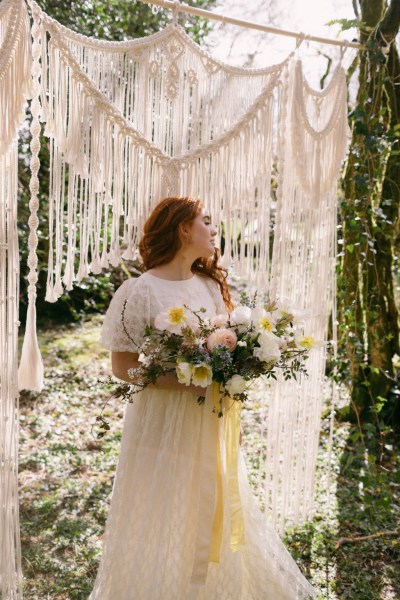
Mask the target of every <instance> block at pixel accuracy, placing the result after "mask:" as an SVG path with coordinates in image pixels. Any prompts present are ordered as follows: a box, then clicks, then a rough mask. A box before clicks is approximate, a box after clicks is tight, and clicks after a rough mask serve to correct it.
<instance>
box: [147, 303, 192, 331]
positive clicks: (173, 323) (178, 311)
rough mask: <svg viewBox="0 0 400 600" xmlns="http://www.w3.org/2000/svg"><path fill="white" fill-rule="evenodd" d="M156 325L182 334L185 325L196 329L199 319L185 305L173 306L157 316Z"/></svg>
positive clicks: (158, 327)
mask: <svg viewBox="0 0 400 600" xmlns="http://www.w3.org/2000/svg"><path fill="white" fill-rule="evenodd" d="M154 326H155V327H157V329H161V330H164V329H166V330H167V331H170V332H171V333H177V334H181V333H182V328H183V327H190V328H191V329H193V330H196V329H197V327H198V320H197V318H196V317H195V315H193V314H192V313H190V312H189V311H188V310H187V309H186V308H185V307H184V306H171V307H170V308H169V309H168V310H166V311H164V312H162V313H160V314H159V315H157V316H156V318H155V319H154Z"/></svg>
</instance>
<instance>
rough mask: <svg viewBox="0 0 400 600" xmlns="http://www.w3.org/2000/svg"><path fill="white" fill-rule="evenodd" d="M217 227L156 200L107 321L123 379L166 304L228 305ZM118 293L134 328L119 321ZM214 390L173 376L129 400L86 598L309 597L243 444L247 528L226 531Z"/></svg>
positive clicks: (218, 309)
mask: <svg viewBox="0 0 400 600" xmlns="http://www.w3.org/2000/svg"><path fill="white" fill-rule="evenodd" d="M215 235H216V229H215V228H214V226H213V225H212V224H211V220H210V216H209V214H208V213H207V211H206V210H205V208H204V207H203V205H202V203H201V202H200V201H199V200H194V199H192V198H187V197H183V198H165V199H164V200H162V201H161V202H160V203H159V204H158V205H157V206H156V208H155V209H154V211H153V212H152V214H151V215H150V217H149V218H148V220H147V222H146V224H145V226H144V235H143V237H142V240H141V242H140V245H139V249H140V253H141V256H142V261H143V271H144V272H143V274H142V275H141V276H140V277H139V278H137V279H130V280H128V281H125V282H124V283H123V284H122V285H121V287H120V288H119V289H118V291H117V292H116V294H115V296H114V298H113V300H112V302H111V304H110V307H109V309H108V311H107V314H106V318H105V322H104V325H103V329H102V343H103V345H104V346H105V347H106V348H108V349H110V350H111V352H112V355H111V356H112V369H113V373H114V375H116V376H117V377H118V378H119V379H122V380H125V381H130V379H129V377H128V376H127V371H128V369H130V368H132V367H137V366H138V365H139V362H138V348H139V347H140V345H141V343H142V342H143V339H144V329H145V327H146V325H147V324H153V323H154V318H155V317H156V315H157V314H159V313H160V312H162V311H163V310H166V309H168V308H170V307H171V306H177V305H183V304H186V305H188V306H190V307H191V308H192V309H195V310H198V309H200V308H202V307H204V308H205V309H206V311H207V314H208V316H210V317H213V316H216V315H217V314H226V312H227V311H229V310H231V309H232V308H233V305H232V302H231V298H230V294H229V289H228V286H227V283H226V272H225V270H224V269H222V268H221V267H220V266H218V263H217V260H218V253H217V250H216V248H215ZM125 300H126V305H125V312H124V324H125V328H126V329H127V331H128V332H129V337H128V336H127V335H126V333H125V332H124V328H123V325H122V311H123V306H124V302H125ZM133 341H134V343H133ZM211 387H212V386H209V388H207V393H206V401H205V403H204V404H203V405H201V406H199V404H198V402H197V401H196V400H197V397H198V396H199V395H204V388H201V387H196V386H193V385H191V386H185V385H183V384H181V383H179V382H178V380H177V378H176V377H175V375H174V374H168V375H165V376H163V377H160V378H159V379H158V381H157V385H156V386H149V387H148V388H146V389H145V390H144V391H143V392H141V393H140V394H138V395H137V396H136V397H135V399H134V401H133V403H132V404H128V405H127V408H126V413H125V421H124V430H123V435H122V443H121V455H120V458H119V463H118V468H117V473H116V478H115V482H114V488H113V494H112V501H111V506H110V511H109V517H108V521H107V527H106V532H105V539H104V550H103V555H102V559H101V564H100V568H99V572H98V575H97V579H96V582H95V586H94V590H93V592H92V594H91V596H90V599H91V600H194V599H196V600H224V599H226V600H295V599H300V598H301V599H305V598H310V597H314V596H315V591H314V590H313V588H312V586H311V585H310V584H309V583H308V582H307V581H306V579H305V578H304V577H303V575H302V574H301V572H300V570H299V569H298V567H297V565H296V563H295V562H294V561H293V559H292V558H291V556H290V555H289V553H288V552H287V551H286V549H285V547H284V546H283V544H282V542H281V540H280V539H279V536H278V535H277V534H276V532H275V531H274V529H273V528H272V526H271V525H270V524H268V522H267V521H266V519H265V518H264V516H263V515H262V513H261V512H260V510H259V509H258V507H257V504H256V502H255V500H254V498H253V496H252V493H251V490H250V487H249V484H248V481H247V475H246V470H245V466H244V461H243V458H242V457H241V456H240V453H239V457H240V459H239V465H238V467H236V468H237V469H238V473H237V477H238V480H239V491H240V497H238V498H236V500H237V502H236V508H237V507H238V506H239V512H240V516H241V519H242V523H243V527H244V533H243V532H242V535H241V537H240V538H238V539H236V541H235V540H233V527H232V528H231V522H233V519H234V517H232V518H231V516H230V515H233V513H232V506H233V507H234V506H235V499H233V498H232V494H231V495H230V492H229V490H230V488H229V486H228V482H227V477H226V464H225V462H224V461H225V458H224V457H225V456H226V451H227V449H226V446H225V439H224V425H223V421H224V419H225V417H224V418H222V419H218V417H217V416H216V414H215V413H214V412H213V411H212V407H213V401H212V398H211V392H210V389H211ZM215 440H216V443H215V445H213V441H215ZM217 456H218V460H217ZM221 457H222V458H221ZM218 461H219V462H218ZM228 488H229V489H228Z"/></svg>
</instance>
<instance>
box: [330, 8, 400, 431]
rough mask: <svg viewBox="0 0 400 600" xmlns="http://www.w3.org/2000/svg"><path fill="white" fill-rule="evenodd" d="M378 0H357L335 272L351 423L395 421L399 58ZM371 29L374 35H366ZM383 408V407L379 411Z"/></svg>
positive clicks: (388, 16) (394, 20) (394, 28)
mask: <svg viewBox="0 0 400 600" xmlns="http://www.w3.org/2000/svg"><path fill="white" fill-rule="evenodd" d="M384 8H385V3H384V1H383V0H379V1H377V0H362V2H361V21H362V22H364V23H365V24H366V25H367V27H369V28H370V29H363V30H361V31H360V39H361V41H362V42H363V43H364V44H366V45H367V47H368V50H367V51H365V52H363V53H361V54H360V59H359V66H360V70H359V90H358V95H357V105H356V108H355V110H354V111H353V113H352V115H351V120H352V125H353V137H352V142H351V147H350V154H349V159H348V162H347V167H346V172H345V178H344V192H345V200H344V201H343V203H342V206H341V214H342V222H343V260H342V265H341V269H340V274H339V279H338V281H339V306H340V311H339V314H340V321H341V323H340V326H339V331H340V345H341V355H342V356H343V357H346V359H347V361H348V373H349V376H350V378H351V383H352V395H351V399H352V403H351V406H350V407H348V409H347V411H345V416H346V417H349V418H350V420H356V418H361V419H362V420H369V419H372V418H376V414H377V413H378V412H381V416H383V417H384V419H386V421H387V422H389V421H391V423H392V424H394V421H393V415H394V414H395V413H396V411H397V410H398V401H396V400H395V398H396V395H395V394H391V390H392V389H393V387H394V385H395V378H394V368H393V355H394V354H395V353H396V352H398V350H399V327H398V311H397V308H396V304H395V300H394V286H393V246H394V241H395V231H396V227H397V222H398V214H399V199H400V192H399V189H400V164H399V162H400V161H399V156H398V148H397V144H394V141H395V140H396V138H395V125H397V123H398V122H399V121H398V116H399V110H400V92H399V91H398V87H399V86H398V85H397V86H395V83H397V84H398V83H399V80H400V62H399V56H398V53H397V50H396V48H395V45H394V44H392V46H391V48H390V52H389V56H388V59H387V58H386V55H385V53H384V52H382V42H384V43H385V45H386V42H391V41H392V40H393V39H394V37H395V35H396V34H397V32H398V29H399V25H400V3H399V2H398V0H396V1H395V2H392V3H391V5H390V6H389V8H388V10H387V11H386V13H385V14H384ZM371 28H372V29H373V32H372V34H371V33H370V31H371ZM382 409H383V410H382Z"/></svg>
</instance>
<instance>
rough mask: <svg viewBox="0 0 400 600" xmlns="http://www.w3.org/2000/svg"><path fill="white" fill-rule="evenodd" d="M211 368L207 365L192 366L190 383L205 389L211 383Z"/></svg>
mask: <svg viewBox="0 0 400 600" xmlns="http://www.w3.org/2000/svg"><path fill="white" fill-rule="evenodd" d="M212 375H213V372H212V368H211V367H210V365H208V364H207V363H200V364H199V365H193V373H192V383H193V385H199V386H200V387H207V386H208V385H210V383H212Z"/></svg>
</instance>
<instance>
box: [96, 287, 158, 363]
mask: <svg viewBox="0 0 400 600" xmlns="http://www.w3.org/2000/svg"><path fill="white" fill-rule="evenodd" d="M125 300H126V305H125V313H124V322H125V328H126V329H127V331H128V332H129V336H130V337H131V338H132V340H134V342H135V343H133V342H132V341H131V340H130V339H129V337H128V336H127V334H126V333H125V331H124V328H123V324H122V312H123V308H124V302H125ZM146 325H150V294H149V289H148V286H147V284H146V283H145V282H143V281H142V280H141V279H140V278H138V279H128V280H127V281H124V283H123V284H122V285H121V286H120V287H119V288H118V290H117V291H116V292H115V294H114V297H113V299H112V300H111V303H110V306H109V307H108V310H107V312H106V316H105V319H104V323H103V327H102V330H101V337H100V344H101V345H102V346H104V348H107V349H108V350H111V351H114V352H138V351H139V348H140V346H141V345H142V344H143V341H144V337H145V336H144V330H145V327H146Z"/></svg>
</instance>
